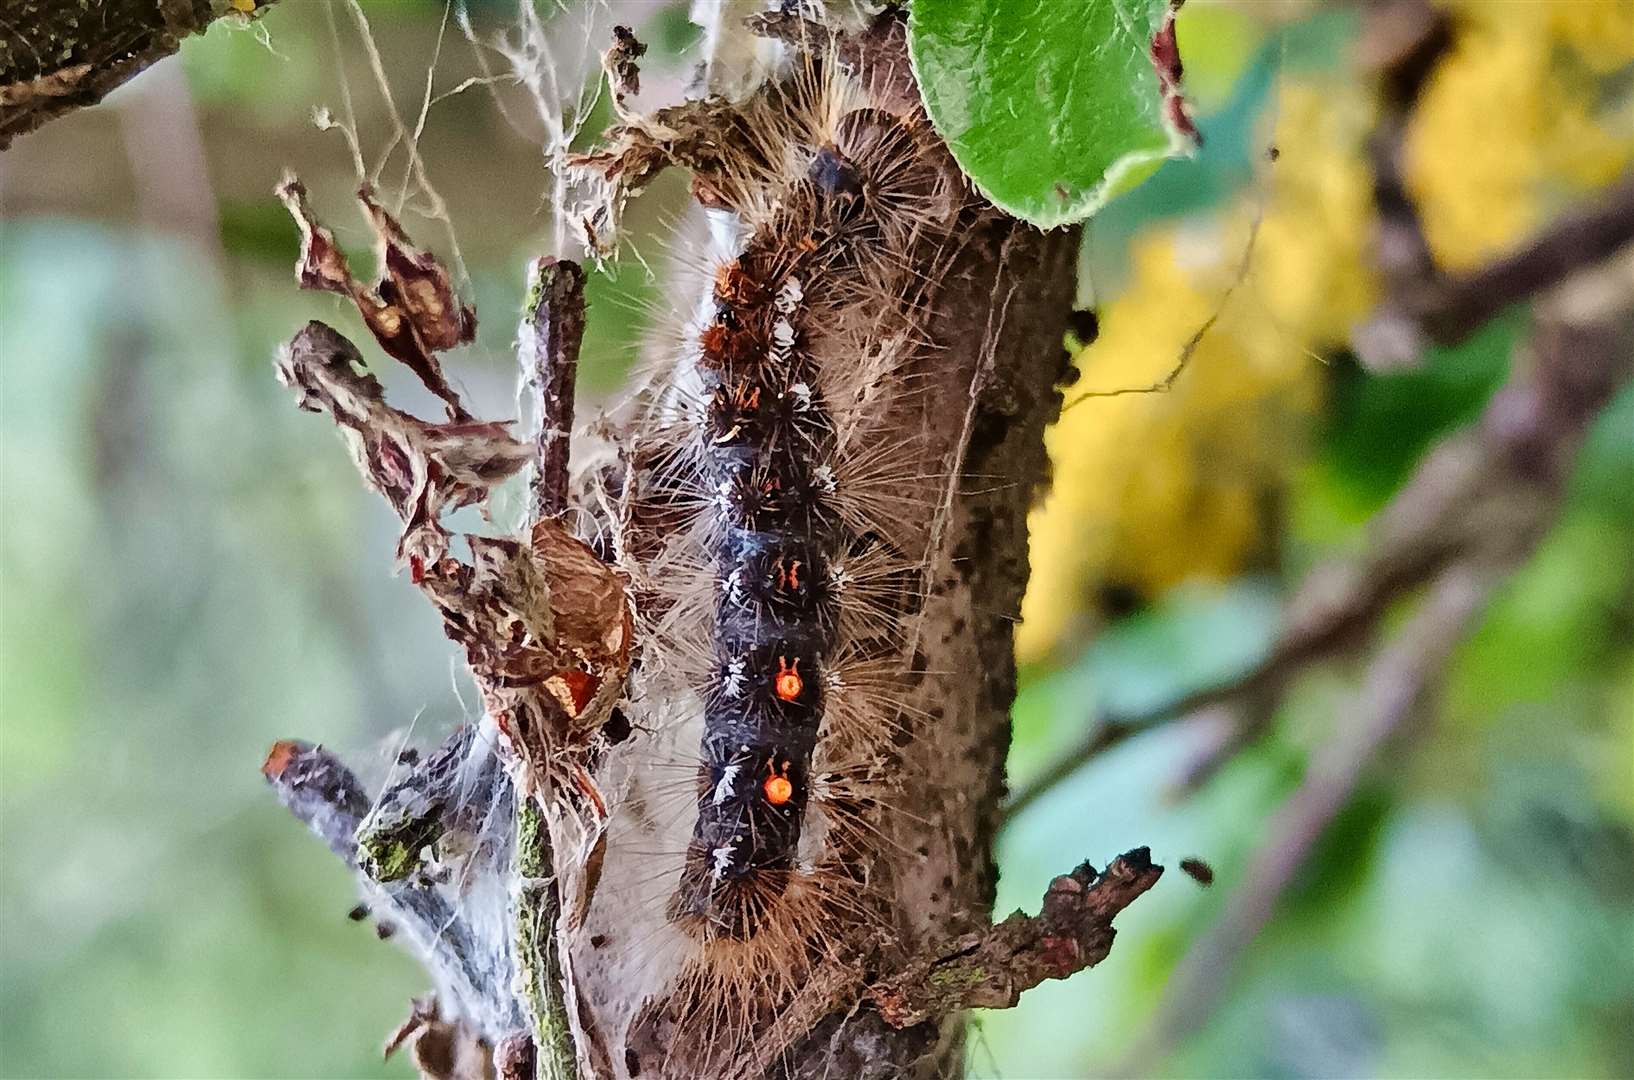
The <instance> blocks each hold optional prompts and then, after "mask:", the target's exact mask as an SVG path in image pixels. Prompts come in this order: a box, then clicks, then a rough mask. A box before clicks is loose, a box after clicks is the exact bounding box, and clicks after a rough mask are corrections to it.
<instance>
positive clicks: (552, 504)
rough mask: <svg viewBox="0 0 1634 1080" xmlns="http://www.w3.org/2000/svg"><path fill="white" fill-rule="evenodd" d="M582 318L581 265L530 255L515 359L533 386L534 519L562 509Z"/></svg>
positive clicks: (566, 481) (581, 334) (561, 511)
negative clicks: (535, 425)
mask: <svg viewBox="0 0 1634 1080" xmlns="http://www.w3.org/2000/svg"><path fill="white" fill-rule="evenodd" d="M584 323H585V309H584V270H583V268H582V267H580V266H579V264H578V263H576V262H572V261H570V260H567V259H553V258H548V257H547V258H542V259H537V260H535V261H534V262H533V263H532V264H531V265H530V266H529V267H528V300H527V304H526V306H525V307H524V310H523V314H522V325H521V327H520V330H519V334H518V338H519V340H520V342H521V355H520V356H519V358H518V359H519V361H520V363H521V366H522V371H523V372H524V373H525V374H526V376H527V378H528V381H529V383H530V385H531V386H532V388H533V393H534V403H535V405H534V411H535V413H536V415H537V416H538V419H539V433H538V435H537V436H536V437H535V443H534V454H535V462H534V478H533V518H534V520H535V521H537V520H539V519H540V518H547V517H557V516H558V515H560V514H562V513H563V512H564V511H565V510H566V509H567V491H568V473H567V463H568V451H569V445H570V436H571V433H572V431H573V390H574V385H575V383H576V382H577V379H578V371H579V346H580V343H581V342H582V341H583V340H584Z"/></svg>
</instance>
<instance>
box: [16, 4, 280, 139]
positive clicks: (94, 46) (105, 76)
mask: <svg viewBox="0 0 1634 1080" xmlns="http://www.w3.org/2000/svg"><path fill="white" fill-rule="evenodd" d="M271 3H273V0H243V2H241V3H233V2H230V0H0V150H4V149H5V148H6V147H7V146H10V145H11V141H12V140H13V139H15V138H16V137H17V136H19V135H26V134H27V133H28V132H30V131H33V130H34V129H35V128H37V127H39V126H40V125H41V124H43V123H45V122H46V121H48V120H51V119H53V118H55V117H58V116H62V115H63V114H65V113H69V112H73V111H74V110H75V109H79V108H83V107H85V106H87V105H95V104H96V103H97V102H99V101H101V100H102V99H103V98H104V97H106V96H107V95H108V94H109V93H110V92H112V91H113V90H114V89H115V88H116V87H118V86H120V85H122V84H123V83H125V82H126V81H127V80H129V79H131V78H133V77H135V76H136V75H138V74H139V73H141V72H142V71H143V70H144V69H145V68H147V67H148V65H150V64H152V63H154V62H155V61H158V60H162V59H164V58H165V57H167V56H169V55H170V54H172V53H174V52H175V51H176V50H177V49H179V48H180V47H181V43H182V39H183V38H185V37H187V36H188V35H190V34H196V33H201V32H202V31H204V30H205V29H206V28H207V27H209V25H210V24H211V23H213V22H214V21H215V20H217V19H219V18H222V17H224V16H233V17H235V18H238V19H240V20H243V19H245V18H247V17H248V16H249V15H250V14H251V13H259V12H260V10H261V9H262V8H265V7H268V6H269V5H270V4H271Z"/></svg>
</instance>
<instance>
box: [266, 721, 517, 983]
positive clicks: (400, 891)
mask: <svg viewBox="0 0 1634 1080" xmlns="http://www.w3.org/2000/svg"><path fill="white" fill-rule="evenodd" d="M261 774H262V775H263V776H265V777H266V779H267V782H268V783H269V784H271V785H272V788H273V790H274V791H275V792H277V794H278V798H279V801H280V802H282V803H283V804H284V806H286V807H287V808H288V809H289V811H290V813H292V814H294V815H295V817H296V818H297V819H298V820H300V821H302V822H304V823H305V824H306V825H307V826H308V827H309V828H311V830H312V831H313V832H314V833H315V834H317V836H318V837H319V838H320V839H322V840H323V841H324V843H326V844H328V845H329V849H330V850H331V851H333V852H334V853H335V854H336V855H338V856H340V858H341V859H342V861H344V862H345V863H346V865H347V866H349V867H352V868H354V869H357V868H358V845H357V842H356V839H355V837H356V833H357V830H358V827H359V826H360V825H361V824H362V822H363V820H364V817H365V815H366V814H367V813H368V810H369V798H368V796H367V794H366V793H365V792H364V789H363V785H362V784H361V783H359V782H358V779H357V777H356V776H355V775H354V774H353V773H352V771H351V770H350V769H348V768H347V767H346V766H345V765H344V764H343V763H342V762H341V760H340V759H339V758H338V757H336V756H335V755H334V754H333V753H331V752H329V751H328V750H325V749H324V748H323V747H321V746H315V745H313V744H311V743H308V742H302V741H300V740H297V739H285V740H283V741H281V742H278V743H275V744H273V747H272V751H271V752H270V753H269V754H268V755H267V760H266V762H265V763H264V764H263V765H262V766H261ZM372 905H373V906H374V908H375V909H376V910H377V911H379V910H385V911H387V912H389V913H390V915H391V918H392V920H393V921H394V922H395V923H396V924H397V925H399V926H400V927H401V928H402V929H403V930H404V931H405V932H406V933H407V934H408V935H409V937H410V938H411V939H412V940H413V941H414V942H415V943H416V944H417V945H418V946H419V947H420V949H421V950H422V951H423V952H424V954H425V956H426V958H427V964H428V966H431V967H433V968H434V969H435V970H436V972H437V973H438V974H439V975H440V977H441V979H442V981H443V982H444V984H445V985H446V987H447V989H448V990H449V992H451V993H452V994H453V995H454V996H455V997H456V998H458V999H459V1003H460V1006H461V1011H462V1012H466V1013H467V1014H469V1013H470V1012H473V1011H475V1010H476V1009H477V1008H480V1009H482V1010H484V1011H486V1012H490V1013H493V1014H498V1015H503V1014H506V1013H514V1012H515V1006H514V1004H512V1002H511V999H510V988H509V986H505V985H495V982H496V980H495V979H494V978H493V974H494V973H493V972H492V971H491V970H490V969H489V968H488V966H487V965H486V963H485V962H484V958H485V957H487V956H491V955H493V953H494V949H493V943H492V942H485V941H483V940H480V939H479V938H478V936H477V934H476V932H475V930H474V929H473V927H472V926H471V924H470V923H468V922H467V921H466V919H465V918H464V917H463V916H462V915H461V913H460V912H459V911H457V910H456V909H455V907H454V905H453V904H451V903H450V902H449V900H448V898H447V896H446V895H444V894H443V893H442V892H441V891H439V890H438V889H437V888H436V887H435V884H434V883H432V882H430V881H427V880H425V879H424V878H422V877H419V876H417V875H405V876H403V877H401V878H397V879H394V880H388V881H382V882H380V883H379V887H378V889H377V890H375V891H374V894H373V900H372Z"/></svg>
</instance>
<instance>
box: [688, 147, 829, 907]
mask: <svg viewBox="0 0 1634 1080" xmlns="http://www.w3.org/2000/svg"><path fill="white" fill-rule="evenodd" d="M808 184H809V186H810V189H811V190H810V191H809V192H808V193H805V194H806V195H807V197H806V198H805V199H803V200H798V201H797V202H796V204H797V205H799V206H801V207H803V208H804V210H805V216H806V217H807V219H808V220H806V221H803V222H802V221H796V222H788V221H777V222H774V223H773V226H772V227H767V228H764V229H762V230H761V235H759V236H757V237H755V238H752V239H751V241H750V244H749V247H748V248H747V249H746V250H745V251H744V253H743V254H742V255H741V256H740V257H739V258H738V259H737V260H736V261H734V262H731V263H728V264H726V265H724V266H722V267H721V268H720V271H719V272H718V274H717V276H716V284H715V288H714V300H715V304H716V308H715V317H714V320H713V321H712V322H711V323H710V324H709V325H708V326H707V327H706V328H705V329H704V331H703V332H702V334H701V335H700V354H699V365H698V366H699V369H700V372H701V374H702V376H703V386H704V390H705V392H706V393H708V395H709V405H708V408H707V410H706V413H705V420H704V425H703V437H704V450H703V455H702V456H703V461H704V474H705V476H706V477H707V481H708V484H709V486H710V488H711V490H712V491H713V492H714V499H713V508H714V514H715V518H716V523H717V526H718V531H717V536H718V540H717V542H716V545H715V551H714V553H713V554H714V562H715V575H714V576H715V589H716V602H715V613H714V614H715V631H714V648H715V654H716V658H717V660H718V662H719V668H718V677H717V679H716V681H715V684H714V686H713V687H711V688H710V690H709V691H708V694H707V697H706V705H705V716H704V722H705V732H704V737H703V744H702V748H701V749H702V766H701V782H700V785H699V789H700V790H699V800H698V822H697V827H696V829H695V830H694V834H693V840H692V843H691V844H690V845H689V848H688V853H687V865H686V870H685V872H684V874H683V879H682V884H681V887H680V889H679V891H678V893H677V898H676V909H677V911H678V913H679V914H681V915H682V916H683V917H693V918H696V919H698V920H700V921H701V922H702V923H704V925H705V926H706V935H726V936H731V937H746V936H749V935H752V934H753V933H754V932H755V930H756V929H757V925H758V922H759V920H760V918H761V916H762V914H763V912H764V909H765V908H766V906H767V905H768V904H770V903H772V902H775V900H776V899H777V898H778V896H780V895H781V894H782V892H783V890H784V888H785V887H786V884H787V878H788V875H789V874H790V873H791V872H793V871H794V870H795V868H796V866H795V864H796V860H797V855H798V849H799V842H800V834H801V821H802V819H803V817H804V815H805V810H806V804H807V801H808V797H809V793H810V778H811V763H812V752H813V750H814V749H815V747H816V744H817V738H818V733H819V727H820V724H821V720H822V715H823V696H824V676H825V669H826V665H827V664H828V662H829V661H830V659H831V658H832V657H833V655H834V647H835V644H836V633H837V622H838V610H837V599H838V598H837V596H836V594H835V591H834V590H833V588H832V587H831V582H830V580H829V571H830V565H831V556H832V554H833V553H834V552H836V551H837V550H841V549H843V547H844V546H845V544H846V542H847V539H848V538H847V537H846V536H845V529H844V527H843V525H842V524H841V522H840V520H839V517H838V515H837V514H836V513H835V511H834V509H833V507H832V506H831V505H830V502H829V500H830V499H831V497H832V496H833V495H834V494H835V480H834V477H833V474H832V471H831V468H830V466H829V465H828V464H827V463H828V462H829V461H830V460H831V457H832V453H833V427H832V424H831V422H830V419H829V416H828V413H827V409H826V406H825V403H824V402H823V401H822V400H821V397H820V393H819V391H818V390H816V389H814V387H816V386H817V385H818V379H817V374H818V373H817V372H816V371H815V370H814V366H813V363H812V359H811V357H810V356H809V355H808V354H807V352H806V350H805V342H806V331H805V327H804V325H803V324H804V322H805V319H806V316H807V312H808V307H807V303H806V299H807V298H806V288H807V286H806V284H805V282H806V280H807V279H808V278H811V280H813V281H821V280H822V277H821V275H822V274H831V273H832V272H833V271H834V269H835V267H834V266H832V265H826V266H825V265H822V264H823V263H825V262H826V263H830V264H832V263H833V262H836V261H838V260H839V259H840V258H841V257H842V254H841V252H840V251H838V250H836V242H837V238H836V237H835V236H833V235H832V232H831V230H830V229H829V228H825V226H827V225H829V223H837V222H840V221H841V220H842V219H843V216H844V213H845V211H846V209H847V208H848V207H850V206H852V205H854V202H855V199H856V198H857V195H856V194H854V193H852V192H851V191H850V190H849V188H851V187H853V186H855V184H856V177H855V173H854V170H853V169H852V167H851V166H850V165H849V164H848V163H846V162H845V161H844V160H843V159H842V158H841V157H840V156H839V154H838V153H837V151H835V150H833V149H832V148H824V150H822V151H820V152H819V153H818V154H817V155H816V157H814V159H813V164H812V167H811V170H810V178H809V180H808ZM825 219H826V220H825ZM791 225H792V226H793V227H794V231H795V235H796V236H797V237H799V239H800V240H801V241H802V242H800V243H797V244H795V245H793V246H792V250H791V249H790V246H789V245H788V244H787V242H786V238H787V236H788V234H789V229H790V226H791ZM801 226H804V227H803V228H802V227H801ZM825 232H829V233H830V235H827V236H825V235H823V234H824V233H825ZM808 269H817V270H818V271H819V276H817V277H812V276H811V275H810V274H808V273H806V271H807V270H808ZM819 287H820V286H819Z"/></svg>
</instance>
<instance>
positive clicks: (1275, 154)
mask: <svg viewBox="0 0 1634 1080" xmlns="http://www.w3.org/2000/svg"><path fill="white" fill-rule="evenodd" d="M1281 156H1282V151H1281V150H1279V149H1277V148H1276V147H1275V146H1267V147H1266V148H1265V160H1266V161H1275V160H1276V159H1277V158H1279V157H1281Z"/></svg>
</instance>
